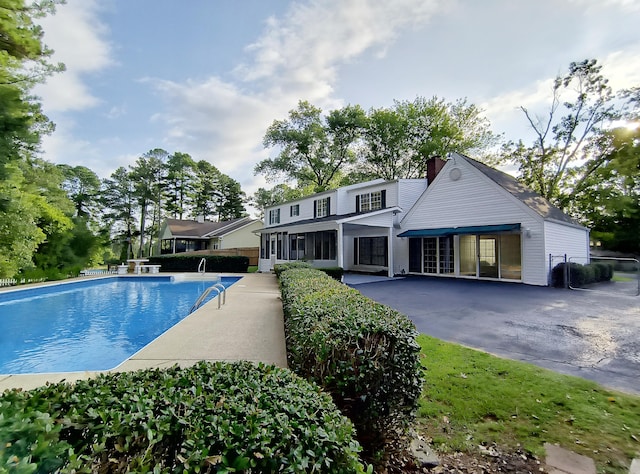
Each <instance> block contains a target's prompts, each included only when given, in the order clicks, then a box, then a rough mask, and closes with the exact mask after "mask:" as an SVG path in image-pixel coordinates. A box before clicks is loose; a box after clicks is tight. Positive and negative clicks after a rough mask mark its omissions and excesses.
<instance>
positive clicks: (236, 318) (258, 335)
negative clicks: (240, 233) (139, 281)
mask: <svg viewBox="0 0 640 474" xmlns="http://www.w3.org/2000/svg"><path fill="white" fill-rule="evenodd" d="M167 275H168V274H164V275H163V276H167ZM224 276H240V277H242V279H241V280H239V281H238V282H236V283H234V284H233V285H232V286H231V287H229V288H228V289H227V295H226V304H224V305H222V306H221V307H220V309H218V300H217V299H213V300H210V301H209V302H208V303H206V304H205V305H203V306H202V307H200V308H199V309H198V310H196V311H194V312H193V313H192V314H190V315H189V316H187V317H186V318H184V319H183V320H182V321H180V322H179V323H178V324H176V325H175V326H173V327H172V328H171V329H169V330H168V331H166V332H165V333H164V334H162V335H161V336H159V337H158V338H156V339H155V340H153V341H152V342H151V343H149V344H148V345H147V346H145V347H143V348H142V349H141V350H139V351H138V352H136V353H135V354H134V355H133V356H131V357H130V358H129V359H127V360H126V361H124V362H123V363H122V364H120V365H119V366H118V367H116V368H114V369H112V370H108V371H103V372H66V373H55V374H33V375H0V392H2V391H4V390H5V389H8V388H22V389H25V390H29V389H31V388H35V387H38V386H40V385H44V384H46V383H47V382H50V383H55V382H60V381H62V380H66V381H69V382H71V381H74V380H82V379H87V378H90V377H94V376H95V375H96V374H98V373H109V372H125V371H131V370H138V369H146V368H162V367H171V366H173V365H175V364H178V365H180V366H189V365H193V364H195V363H196V362H198V361H200V360H207V361H237V360H249V361H252V362H264V363H267V364H274V365H277V366H279V367H286V366H287V354H286V349H285V338H284V319H283V313H282V301H281V300H280V289H279V287H278V281H277V279H276V276H275V275H274V274H270V273H242V274H226V273H225V274H224ZM86 278H89V277H85V278H84V279H86Z"/></svg>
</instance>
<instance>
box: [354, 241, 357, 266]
mask: <svg viewBox="0 0 640 474" xmlns="http://www.w3.org/2000/svg"><path fill="white" fill-rule="evenodd" d="M353 264H354V265H357V264H358V237H354V238H353Z"/></svg>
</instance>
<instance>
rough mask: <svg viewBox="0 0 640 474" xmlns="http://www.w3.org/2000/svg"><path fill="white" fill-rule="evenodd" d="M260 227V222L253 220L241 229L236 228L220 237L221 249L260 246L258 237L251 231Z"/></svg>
mask: <svg viewBox="0 0 640 474" xmlns="http://www.w3.org/2000/svg"><path fill="white" fill-rule="evenodd" d="M260 229H262V222H261V221H255V222H252V223H251V224H249V225H246V226H245V227H242V228H241V229H237V230H235V231H233V232H230V233H229V234H227V235H225V236H224V237H220V238H221V239H222V245H221V246H220V248H221V249H235V248H240V247H260V237H259V235H256V234H254V233H253V231H256V230H260Z"/></svg>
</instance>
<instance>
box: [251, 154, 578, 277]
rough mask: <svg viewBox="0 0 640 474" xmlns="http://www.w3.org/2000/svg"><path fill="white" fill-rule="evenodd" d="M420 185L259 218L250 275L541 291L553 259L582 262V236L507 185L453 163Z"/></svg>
mask: <svg viewBox="0 0 640 474" xmlns="http://www.w3.org/2000/svg"><path fill="white" fill-rule="evenodd" d="M427 168H428V169H427V178H426V179H399V180H394V181H384V180H374V181H369V182H366V183H360V184H355V185H351V186H346V187H342V188H338V189H334V190H331V191H326V192H323V193H319V194H315V195H313V196H308V197H306V198H302V199H299V200H296V201H291V202H287V203H284V204H279V205H276V206H272V207H268V208H266V209H265V222H264V228H263V229H262V231H261V232H262V234H261V244H260V260H259V270H260V271H270V270H271V269H272V268H273V265H274V264H275V263H280V262H285V261H290V260H307V261H309V262H310V263H312V264H313V265H315V266H340V267H342V268H344V269H345V270H346V271H359V272H372V273H377V272H384V273H385V274H387V275H389V276H393V275H398V274H419V275H435V276H441V277H457V278H475V279H488V280H505V281H514V282H522V283H527V284H532V285H547V284H548V281H549V273H550V268H551V267H552V265H553V264H554V257H557V256H559V255H565V254H566V255H567V256H569V257H579V258H580V259H581V261H584V260H588V256H589V231H588V229H586V228H585V227H582V226H580V225H579V224H577V223H576V222H575V221H573V220H572V219H571V218H570V217H569V216H567V215H566V214H564V213H563V212H562V211H560V210H559V209H558V208H556V207H554V206H552V205H551V204H550V203H549V201H547V200H546V199H544V198H543V197H541V196H539V195H538V194H536V193H534V192H533V191H531V190H530V189H528V188H527V187H526V186H524V185H522V184H520V183H519V182H518V181H517V180H516V179H515V178H513V177H512V176H509V175H508V174H505V173H503V172H501V171H498V170H496V169H493V168H491V167H489V166H486V165H484V164H482V163H480V162H478V161H475V160H473V159H471V158H468V157H466V156H463V155H460V154H452V155H451V156H450V158H449V159H448V160H447V161H444V160H441V159H440V158H434V159H432V160H430V161H429V163H428V167H427Z"/></svg>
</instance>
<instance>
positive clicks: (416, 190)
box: [387, 179, 427, 213]
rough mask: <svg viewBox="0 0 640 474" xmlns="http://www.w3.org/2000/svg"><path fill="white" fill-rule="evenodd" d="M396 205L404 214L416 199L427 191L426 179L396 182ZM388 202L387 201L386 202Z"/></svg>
mask: <svg viewBox="0 0 640 474" xmlns="http://www.w3.org/2000/svg"><path fill="white" fill-rule="evenodd" d="M397 189H398V197H397V203H396V204H395V205H397V206H398V207H400V208H401V209H402V210H403V211H404V212H405V213H406V212H408V211H409V209H411V207H413V205H414V204H415V202H416V201H417V200H418V198H419V197H420V196H421V195H422V193H423V192H424V190H425V189H427V180H426V179H401V180H399V182H398V188H397ZM387 199H388V198H387ZM387 202H388V201H387Z"/></svg>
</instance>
